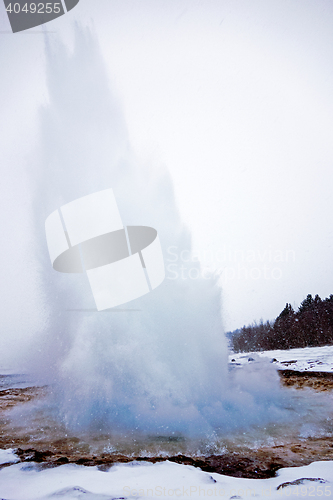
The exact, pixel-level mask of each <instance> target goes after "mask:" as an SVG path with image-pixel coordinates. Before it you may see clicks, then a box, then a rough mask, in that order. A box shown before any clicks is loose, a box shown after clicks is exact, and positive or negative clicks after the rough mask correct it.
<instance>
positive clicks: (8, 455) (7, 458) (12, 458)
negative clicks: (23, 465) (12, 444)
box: [0, 449, 20, 465]
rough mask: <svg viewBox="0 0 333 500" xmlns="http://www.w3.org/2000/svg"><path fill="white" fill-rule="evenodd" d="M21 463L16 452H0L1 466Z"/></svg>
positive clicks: (9, 450) (10, 450)
mask: <svg viewBox="0 0 333 500" xmlns="http://www.w3.org/2000/svg"><path fill="white" fill-rule="evenodd" d="M19 461H20V459H19V458H18V457H17V456H16V455H15V453H14V450H12V449H8V450H0V465H1V464H9V463H11V462H19Z"/></svg>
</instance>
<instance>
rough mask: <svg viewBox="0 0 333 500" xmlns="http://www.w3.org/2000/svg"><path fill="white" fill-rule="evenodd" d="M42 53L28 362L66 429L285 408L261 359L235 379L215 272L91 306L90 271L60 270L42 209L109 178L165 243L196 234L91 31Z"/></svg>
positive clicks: (237, 419) (208, 423)
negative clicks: (44, 99) (34, 288)
mask: <svg viewBox="0 0 333 500" xmlns="http://www.w3.org/2000/svg"><path fill="white" fill-rule="evenodd" d="M46 61H47V81H48V91H49V104H48V105H47V106H46V107H44V108H43V109H42V110H41V112H40V123H41V126H40V143H39V146H38V155H39V161H38V166H37V167H36V168H35V172H34V178H35V184H34V189H35V204H34V213H33V219H34V224H35V230H36V254H37V255H38V262H39V266H40V273H39V276H40V277H39V279H40V286H41V289H42V291H43V297H44V315H45V318H46V320H45V325H44V328H43V329H42V330H41V331H40V332H39V336H38V339H39V340H38V347H39V349H38V350H37V349H36V351H35V354H34V356H33V359H32V360H31V358H30V363H29V364H30V366H31V365H33V366H34V367H35V371H36V374H37V375H38V376H39V377H40V378H41V379H42V380H43V381H46V382H50V383H52V384H53V393H54V398H55V400H56V402H57V408H58V411H59V415H60V416H61V418H62V419H63V420H64V421H65V423H66V424H67V425H68V426H70V427H71V428H79V429H95V430H105V429H112V430H113V431H115V430H116V429H118V430H119V432H121V431H123V430H124V429H130V430H137V431H143V432H157V433H159V434H163V433H165V434H170V433H172V432H178V433H185V434H190V435H199V434H201V435H202V434H205V433H206V434H208V433H211V432H213V431H216V430H218V431H220V432H226V431H228V430H230V429H232V428H235V427H237V426H246V425H248V424H253V423H258V422H262V421H265V420H269V419H277V418H285V417H286V415H285V413H284V411H283V410H282V407H283V406H284V404H285V395H284V393H283V392H282V391H280V390H279V388H278V380H277V379H278V376H277V374H276V372H275V371H274V369H273V367H272V366H269V364H268V365H267V367H266V368H263V370H264V373H266V374H268V376H267V377H266V381H265V382H264V383H263V382H262V380H263V377H262V373H263V372H261V375H260V377H258V375H253V373H252V374H251V373H248V372H246V371H244V372H243V375H235V376H234V379H233V380H229V379H228V370H227V354H228V350H227V344H226V340H225V338H224V336H223V333H222V325H221V312H220V309H221V300H220V299H221V297H220V289H219V287H218V286H217V283H216V280H215V279H203V278H199V279H195V280H189V279H187V280H184V279H181V276H179V277H178V279H174V280H171V279H166V280H165V281H164V283H163V284H162V285H161V286H160V287H158V288H157V289H156V290H154V291H153V292H152V293H150V294H148V295H146V296H144V297H141V298H139V299H137V300H135V301H133V302H131V303H129V304H126V305H125V306H124V309H125V308H126V309H133V310H132V311H118V312H112V311H109V312H104V313H97V312H91V313H90V312H89V311H84V310H89V309H91V310H93V309H94V308H95V306H94V303H93V298H92V295H91V294H90V289H89V285H88V282H87V280H86V278H85V276H84V275H67V274H66V275H63V274H61V273H55V272H54V270H53V269H52V267H51V265H50V261H49V256H48V252H47V247H46V241H45V234H44V222H45V219H46V217H47V216H48V215H49V214H50V213H51V212H52V211H54V210H55V209H57V208H59V207H60V206H61V205H63V204H64V203H67V202H69V201H72V200H74V199H77V198H79V197H81V196H85V195H87V194H90V193H93V192H96V191H99V190H102V189H106V188H108V187H112V189H113V190H114V193H115V197H116V200H117V203H118V206H119V210H120V214H121V217H122V220H123V222H124V224H126V225H142V224H144V225H147V226H151V227H154V228H156V229H157V231H158V234H159V236H160V240H161V244H162V249H163V251H164V253H166V251H167V249H168V247H169V246H172V247H173V248H175V247H177V248H178V249H179V251H181V250H183V249H186V250H190V249H191V236H190V234H189V231H188V230H187V229H186V228H185V227H184V225H183V224H182V221H181V219H180V216H179V213H178V210H177V207H176V203H175V199H174V193H173V187H172V181H171V179H170V176H169V173H168V172H167V171H166V169H165V168H164V167H163V166H161V165H141V164H139V163H138V161H137V160H136V158H135V156H134V155H133V152H132V151H131V148H130V145H129V140H128V135H127V130H126V125H125V123H124V118H123V115H122V111H121V106H120V104H119V101H118V99H117V98H116V97H115V96H114V95H113V93H112V92H111V90H110V85H109V81H108V77H107V74H106V71H105V67H104V62H103V60H102V58H101V55H100V52H99V47H98V43H97V41H96V40H95V38H94V36H93V35H92V34H91V33H90V32H89V31H88V30H83V29H81V28H78V27H77V28H76V29H75V44H74V50H73V52H72V53H69V51H68V50H67V48H66V47H65V46H64V45H61V44H60V45H57V46H53V45H52V44H51V43H47V44H46ZM198 203H200V200H198ZM182 265H184V266H186V263H184V262H182ZM195 265H196V264H195V263H193V262H191V263H190V266H191V268H193V267H194V266H195ZM197 266H198V268H199V264H197ZM74 309H81V311H74ZM249 377H250V379H251V380H252V381H253V383H252V386H251V382H249ZM251 377H252V378H251ZM230 384H231V385H230ZM272 388H273V389H274V394H273V392H272Z"/></svg>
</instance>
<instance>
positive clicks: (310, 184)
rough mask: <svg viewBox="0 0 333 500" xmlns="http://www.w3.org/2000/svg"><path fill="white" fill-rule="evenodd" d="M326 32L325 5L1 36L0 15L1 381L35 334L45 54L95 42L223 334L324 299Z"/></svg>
mask: <svg viewBox="0 0 333 500" xmlns="http://www.w3.org/2000/svg"><path fill="white" fill-rule="evenodd" d="M332 21H333V7H332V4H331V2H329V1H303V0H302V1H293V2H289V1H280V0H279V1H271V2H269V3H268V2H264V1H251V2H249V1H246V2H245V1H244V2H241V1H234V0H233V1H230V2H227V1H215V2H213V1H212V2H210V1H203V2H199V1H193V0H191V1H179V0H177V2H173V3H171V2H167V1H158V2H157V1H146V0H144V1H140V2H132V1H123V0H122V1H112V0H98V1H94V2H92V1H91V0H81V1H80V3H79V4H78V5H77V7H76V8H75V9H73V10H72V11H71V12H70V13H69V14H67V15H65V16H63V17H61V18H59V19H57V20H55V21H53V22H51V23H48V24H46V25H45V26H44V28H42V27H38V28H35V29H33V30H30V32H26V33H25V32H22V33H18V34H15V35H13V34H10V33H8V32H7V33H6V31H8V30H9V29H10V28H9V22H8V20H7V17H6V13H5V11H4V6H3V5H2V4H1V5H0V23H1V24H0V30H1V34H0V68H1V81H0V110H1V113H0V127H1V134H0V155H1V163H0V165H1V166H0V168H1V184H0V193H1V196H0V208H1V210H0V213H1V227H2V248H1V250H0V257H1V259H0V262H1V292H2V293H1V298H2V300H1V311H0V313H1V318H2V321H1V322H2V324H3V326H2V334H1V339H0V343H1V346H0V347H1V351H0V356H1V357H0V362H1V364H2V365H4V366H5V365H7V364H8V360H9V356H10V355H11V353H13V351H14V350H15V353H16V354H17V353H19V352H20V351H24V350H25V349H26V348H27V346H28V345H29V338H31V337H33V335H34V332H35V330H36V329H37V328H39V326H40V324H41V322H43V318H42V317H41V315H40V304H41V302H42V301H43V293H42V291H41V290H40V289H39V287H38V284H36V283H38V281H37V282H36V280H35V279H34V278H35V273H36V272H37V265H36V258H35V253H34V242H35V239H34V238H35V235H34V228H33V226H32V224H31V210H32V203H33V195H34V192H33V176H34V164H33V162H35V161H36V157H35V154H36V149H37V148H38V141H39V139H40V136H39V133H40V131H39V126H40V110H41V106H46V105H47V103H48V100H49V95H48V90H47V82H46V64H45V40H49V41H50V43H51V41H52V44H55V45H57V43H59V41H60V40H61V41H62V43H64V44H66V45H67V47H68V50H69V51H71V50H72V49H73V40H74V29H73V23H75V22H79V23H80V25H82V26H89V27H90V29H91V30H92V32H93V33H94V36H96V37H97V39H98V40H99V46H100V50H101V51H102V55H103V58H104V62H105V64H106V68H107V72H108V78H109V81H110V85H112V87H113V88H114V89H115V90H116V94H117V95H118V99H119V107H120V108H121V109H122V111H123V116H124V121H125V123H126V126H127V131H128V138H129V143H130V144H131V147H132V149H133V150H134V152H135V154H136V156H137V158H138V161H141V162H142V163H145V162H149V163H150V164H154V163H156V165H163V166H164V167H165V168H167V169H168V170H169V171H170V173H171V177H172V179H173V183H174V190H175V196H176V202H177V205H178V208H179V211H180V214H181V217H182V219H183V221H184V222H185V223H186V225H187V226H188V228H189V229H190V231H191V233H192V240H193V247H194V250H195V251H196V253H197V256H198V258H199V260H200V261H201V262H202V264H203V267H207V268H209V269H216V270H218V271H219V273H220V274H221V278H220V283H221V286H222V318H223V323H224V328H225V330H232V329H235V328H238V327H241V326H242V325H243V324H246V323H249V322H251V321H253V320H254V319H256V320H259V319H260V318H263V319H264V320H267V319H273V318H274V317H275V316H276V315H277V314H279V312H280V311H281V310H282V308H283V307H284V305H285V303H286V302H291V303H292V304H293V303H295V304H296V305H298V304H299V303H300V302H301V300H303V298H304V297H305V296H306V295H307V294H308V293H312V294H316V293H318V294H319V295H320V296H321V297H322V298H323V297H325V296H327V295H329V294H330V293H333V289H332V286H331V282H332V259H331V249H332V248H331V247H332V229H331V213H332V197H331V185H332V182H331V180H332V173H331V172H332V159H333V155H332V153H333V151H332V148H333V146H332V144H333V141H332V130H333V123H332V121H333V119H332V116H333V114H332V100H333V98H332V92H331V89H332V83H333V81H332V77H333V75H332V63H331V62H332V50H333V48H332V47H333V43H332V42H333V40H332V38H333V33H332ZM43 31H44V32H50V33H46V34H44V35H43ZM33 32H35V33H33ZM87 77H89V75H87ZM88 99H89V95H87V100H88ZM66 201H70V200H66ZM182 250H183V249H182V248H181V249H177V253H178V255H179V258H180V253H181V251H182ZM172 251H173V252H176V250H175V249H173V250H172ZM183 257H184V259H187V258H188V255H187V254H184V255H183ZM165 258H166V265H167V277H168V272H169V276H170V270H169V271H168V266H169V265H170V264H171V263H172V262H171V261H169V260H168V259H172V258H174V257H171V256H170V253H167V255H165ZM186 265H187V266H188V263H187V264H186ZM193 267H196V266H195V264H194V266H193ZM171 269H172V268H171ZM192 276H195V273H193V274H192ZM184 279H191V277H189V276H185V278H184Z"/></svg>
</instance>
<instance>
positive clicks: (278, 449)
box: [0, 370, 333, 478]
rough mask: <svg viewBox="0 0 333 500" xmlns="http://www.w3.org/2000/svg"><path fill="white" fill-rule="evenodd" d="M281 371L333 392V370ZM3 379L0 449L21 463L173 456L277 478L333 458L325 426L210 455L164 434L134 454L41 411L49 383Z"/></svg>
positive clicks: (293, 380)
mask: <svg viewBox="0 0 333 500" xmlns="http://www.w3.org/2000/svg"><path fill="white" fill-rule="evenodd" d="M279 374H280V377H281V384H282V385H284V386H285V387H290V388H292V389H298V390H299V391H302V392H303V391H306V390H309V389H310V390H312V391H315V392H316V393H318V392H320V393H324V392H327V394H329V393H331V392H332V391H333V374H331V373H320V372H317V373H316V372H307V373H300V372H295V371H291V370H283V371H280V372H279ZM3 382H4V383H3V384H2V390H0V448H14V449H16V450H17V455H18V456H19V458H20V460H21V461H24V462H27V461H34V462H37V463H40V466H41V467H54V466H57V465H61V464H64V463H76V464H84V465H97V466H98V467H99V468H101V469H104V470H105V469H107V468H108V467H110V466H112V464H113V463H116V462H129V461H132V460H138V461H142V460H146V461H149V462H157V461H163V460H166V459H168V460H170V461H173V462H177V463H183V464H188V465H193V466H196V467H200V468H201V469H202V470H204V471H207V472H218V473H221V474H227V475H231V476H235V477H248V478H267V477H272V476H274V475H275V472H276V470H277V469H279V468H281V467H290V466H301V465H307V464H310V463H311V462H314V461H318V460H333V437H332V436H333V434H332V432H330V431H328V432H323V431H322V430H321V431H320V432H319V431H318V432H317V434H316V432H312V433H308V435H303V436H302V435H296V433H295V432H287V428H286V429H285V430H286V432H285V433H284V439H283V440H282V439H281V438H275V439H271V440H269V439H266V440H263V441H262V442H261V444H260V443H259V444H258V441H257V443H256V444H253V443H251V439H246V437H242V436H240V438H239V439H237V440H235V439H233V438H230V439H229V441H228V439H225V440H224V447H223V449H221V447H220V449H219V450H217V452H216V453H213V454H212V453H209V450H207V453H205V454H200V453H199V454H197V453H193V452H191V453H187V452H186V449H187V448H186V443H185V442H183V441H184V440H183V438H181V437H177V436H174V437H172V436H171V437H165V436H164V437H163V436H160V437H155V438H154V439H152V440H151V443H149V437H148V438H147V437H146V438H145V439H146V445H147V446H146V448H147V450H148V451H147V453H146V454H145V452H144V447H143V445H142V443H134V442H133V447H132V453H130V454H129V453H128V452H126V449H125V445H124V447H123V451H122V443H121V440H120V441H118V442H117V446H116V447H114V446H112V445H110V446H107V445H106V443H107V442H108V439H109V437H108V436H105V435H101V434H100V435H98V436H95V437H94V438H93V439H91V437H90V439H88V438H87V437H85V436H82V435H80V436H79V437H78V436H75V435H70V434H69V433H68V430H67V429H66V428H65V427H64V426H63V425H62V424H60V423H59V422H56V421H54V420H52V418H50V415H49V414H46V413H45V408H44V407H43V405H41V406H40V408H39V409H38V404H39V403H40V402H42V401H43V399H45V398H46V397H47V394H48V388H47V387H25V386H23V387H22V386H21V387H20V384H16V385H17V386H16V387H14V388H9V387H6V383H5V381H3ZM7 385H9V383H8V384H7ZM332 394H333V393H332ZM330 395H331V394H330ZM36 405H37V409H38V410H37V411H35V410H34V411H31V412H30V413H29V408H34V409H36ZM327 408H328V409H327V415H322V417H323V421H325V420H326V421H327V422H329V423H330V425H332V421H333V418H332V417H333V414H330V413H331V412H330V407H329V406H328V407H327ZM26 409H28V411H26ZM27 416H28V417H29V424H27V420H26V418H27ZM20 417H22V418H20ZM265 431H266V428H265ZM266 432H267V433H269V432H270V431H269V430H268V431H266ZM280 434H281V432H280ZM272 435H273V434H272ZM109 441H110V440H109ZM134 441H135V440H134ZM269 441H271V442H269ZM267 443H269V444H267ZM102 444H103V446H102ZM158 449H160V450H161V449H163V450H164V452H163V453H160V452H158V453H157V451H156V450H158ZM179 450H185V453H184V454H180V453H181V452H180V451H179Z"/></svg>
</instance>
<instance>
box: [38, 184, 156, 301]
mask: <svg viewBox="0 0 333 500" xmlns="http://www.w3.org/2000/svg"><path fill="white" fill-rule="evenodd" d="M60 213H61V216H60ZM45 230H46V238H47V244H48V249H49V254H50V258H51V263H52V266H53V268H54V269H55V270H56V271H60V272H64V273H82V272H84V271H86V273H87V276H88V280H89V283H90V287H91V290H92V293H93V296H94V299H95V303H96V307H97V310H98V311H102V310H104V309H109V308H111V307H115V306H118V305H120V304H124V303H126V302H130V301H131V300H134V299H136V298H138V297H141V296H142V295H145V294H146V293H149V291H150V290H151V289H154V288H156V287H157V286H158V285H160V284H161V283H162V281H163V280H164V278H165V270H164V262H163V255H162V250H161V244H160V241H159V237H158V234H157V231H156V229H154V228H152V227H146V226H127V227H124V226H123V222H122V220H121V217H120V214H119V210H118V207H117V203H116V200H115V197H114V194H113V191H112V189H105V190H103V191H99V192H98V193H93V194H90V195H88V196H84V197H83V198H79V199H78V200H75V201H72V202H70V203H67V204H66V205H63V206H62V207H61V209H60V212H59V211H58V210H55V211H54V212H52V214H51V215H49V216H48V218H47V219H46V222H45Z"/></svg>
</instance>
